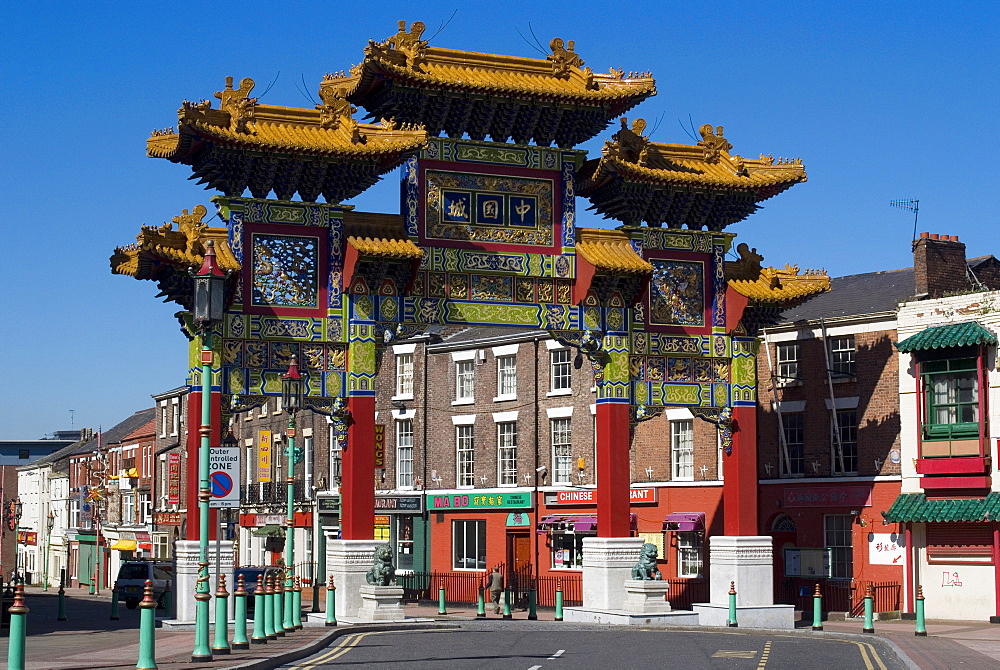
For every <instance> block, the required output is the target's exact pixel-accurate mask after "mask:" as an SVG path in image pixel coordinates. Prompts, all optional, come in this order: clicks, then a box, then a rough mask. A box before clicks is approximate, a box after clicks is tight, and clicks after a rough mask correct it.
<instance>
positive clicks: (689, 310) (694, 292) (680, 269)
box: [648, 258, 705, 326]
mask: <svg viewBox="0 0 1000 670" xmlns="http://www.w3.org/2000/svg"><path fill="white" fill-rule="evenodd" d="M649 261H650V263H652V265H653V275H652V277H651V278H650V281H649V317H648V318H649V322H650V323H651V324H654V325H658V326H704V325H705V267H704V264H702V263H700V262H698V261H682V260H672V259H665V258H651V259H649Z"/></svg>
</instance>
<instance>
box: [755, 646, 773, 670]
mask: <svg viewBox="0 0 1000 670" xmlns="http://www.w3.org/2000/svg"><path fill="white" fill-rule="evenodd" d="M770 655H771V641H770V640H768V641H767V642H765V643H764V651H763V652H762V653H761V655H760V663H758V664H757V670H764V668H766V667H767V659H768V657H769V656H770Z"/></svg>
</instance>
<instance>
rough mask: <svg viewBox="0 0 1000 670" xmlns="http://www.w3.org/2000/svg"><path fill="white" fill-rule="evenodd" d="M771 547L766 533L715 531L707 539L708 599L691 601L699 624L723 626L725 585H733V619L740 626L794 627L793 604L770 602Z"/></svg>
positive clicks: (726, 601)
mask: <svg viewBox="0 0 1000 670" xmlns="http://www.w3.org/2000/svg"><path fill="white" fill-rule="evenodd" d="M773 557H774V553H773V549H772V543H771V538H770V536H767V535H739V536H736V535H717V536H715V537H712V538H710V539H709V570H710V574H711V581H710V585H709V586H710V591H709V598H710V602H708V603H698V604H695V605H694V611H695V612H697V613H698V620H699V622H700V623H701V624H702V625H703V626H725V625H726V622H727V620H728V618H729V585H730V583H731V582H735V585H736V622H737V624H739V626H740V627H741V628H778V629H787V628H794V627H795V608H794V607H793V606H792V605H775V604H774V569H773Z"/></svg>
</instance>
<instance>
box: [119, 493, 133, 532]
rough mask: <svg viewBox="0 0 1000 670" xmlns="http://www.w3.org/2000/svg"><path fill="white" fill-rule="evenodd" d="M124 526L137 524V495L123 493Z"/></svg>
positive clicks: (122, 512)
mask: <svg viewBox="0 0 1000 670" xmlns="http://www.w3.org/2000/svg"><path fill="white" fill-rule="evenodd" d="M121 499H122V511H121V514H122V525H124V526H130V525H132V524H134V523H135V512H136V507H135V495H134V494H132V493H122V494H121Z"/></svg>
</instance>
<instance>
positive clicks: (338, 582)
mask: <svg viewBox="0 0 1000 670" xmlns="http://www.w3.org/2000/svg"><path fill="white" fill-rule="evenodd" d="M382 544H385V542H376V541H375V540H338V539H336V537H335V535H334V533H332V532H330V531H327V535H326V569H327V570H328V571H329V573H330V575H331V576H332V577H333V582H334V585H335V586H336V587H337V619H345V620H346V619H353V618H355V617H357V616H358V615H359V613H360V611H361V588H362V587H367V586H368V582H367V580H365V574H366V573H367V572H368V570H370V569H371V567H372V563H373V561H374V560H375V547H377V546H379V545H382ZM400 597H402V596H400Z"/></svg>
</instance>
